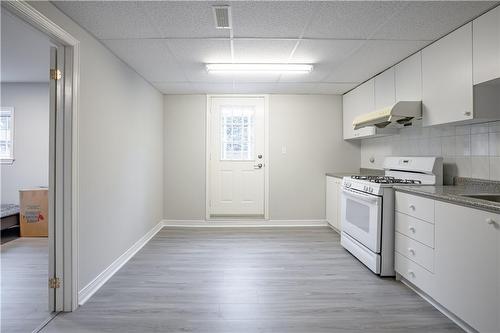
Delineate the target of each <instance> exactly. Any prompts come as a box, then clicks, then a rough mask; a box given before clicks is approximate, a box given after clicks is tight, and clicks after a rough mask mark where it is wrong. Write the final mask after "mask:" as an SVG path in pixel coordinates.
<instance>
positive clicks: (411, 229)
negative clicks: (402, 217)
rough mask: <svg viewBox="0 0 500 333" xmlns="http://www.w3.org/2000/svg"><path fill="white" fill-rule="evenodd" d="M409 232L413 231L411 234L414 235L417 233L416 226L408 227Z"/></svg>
mask: <svg viewBox="0 0 500 333" xmlns="http://www.w3.org/2000/svg"><path fill="white" fill-rule="evenodd" d="M408 230H410V231H411V232H413V233H415V231H416V230H415V227H414V226H409V227H408Z"/></svg>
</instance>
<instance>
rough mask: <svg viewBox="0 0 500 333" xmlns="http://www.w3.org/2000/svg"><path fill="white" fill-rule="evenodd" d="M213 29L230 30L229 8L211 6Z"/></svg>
mask: <svg viewBox="0 0 500 333" xmlns="http://www.w3.org/2000/svg"><path fill="white" fill-rule="evenodd" d="M212 8H213V10H214V18H215V28H217V29H231V7H229V6H213V7H212Z"/></svg>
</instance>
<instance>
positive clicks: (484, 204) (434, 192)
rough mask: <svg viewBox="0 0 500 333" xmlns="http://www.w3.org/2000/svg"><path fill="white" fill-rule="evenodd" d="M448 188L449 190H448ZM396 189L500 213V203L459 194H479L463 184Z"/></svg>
mask: <svg viewBox="0 0 500 333" xmlns="http://www.w3.org/2000/svg"><path fill="white" fill-rule="evenodd" d="M446 189H448V190H449V192H447V190H446ZM394 190H395V191H398V192H404V193H408V194H414V195H418V196H421V197H427V198H431V199H435V200H439V201H444V202H449V203H453V204H457V205H460V206H464V207H470V208H475V209H479V210H484V211H488V212H492V213H495V214H500V203H495V202H490V201H487V200H482V199H475V198H469V197H464V196H462V195H459V194H457V193H460V192H463V193H464V194H465V193H467V194H471V195H474V194H478V193H475V192H473V193H470V192H471V191H470V190H467V189H466V188H462V187H461V186H418V187H414V186H394ZM460 190H462V191H460ZM450 192H455V193H450Z"/></svg>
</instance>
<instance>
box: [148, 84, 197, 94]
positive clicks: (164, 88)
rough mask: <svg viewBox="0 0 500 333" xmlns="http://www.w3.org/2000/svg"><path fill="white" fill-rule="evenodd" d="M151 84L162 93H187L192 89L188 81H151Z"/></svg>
mask: <svg viewBox="0 0 500 333" xmlns="http://www.w3.org/2000/svg"><path fill="white" fill-rule="evenodd" d="M153 86H155V87H156V89H158V90H159V91H161V92H162V93H164V94H189V93H191V91H192V87H191V84H190V83H189V82H153Z"/></svg>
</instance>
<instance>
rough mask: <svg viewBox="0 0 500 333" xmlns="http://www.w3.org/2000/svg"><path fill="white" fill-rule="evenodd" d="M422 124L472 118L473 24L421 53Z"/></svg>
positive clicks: (429, 124)
mask: <svg viewBox="0 0 500 333" xmlns="http://www.w3.org/2000/svg"><path fill="white" fill-rule="evenodd" d="M422 80H423V84H422V102H423V125H424V126H431V125H439V124H446V123H453V122H458V121H463V120H467V119H472V117H473V113H472V112H473V107H472V106H473V101H472V23H469V24H467V25H464V26H463V27H461V28H459V29H457V30H455V31H454V32H452V33H451V34H449V35H447V36H445V37H443V38H441V39H440V40H438V41H436V42H435V43H434V44H431V45H429V46H428V47H426V48H425V49H423V50H422Z"/></svg>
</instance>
